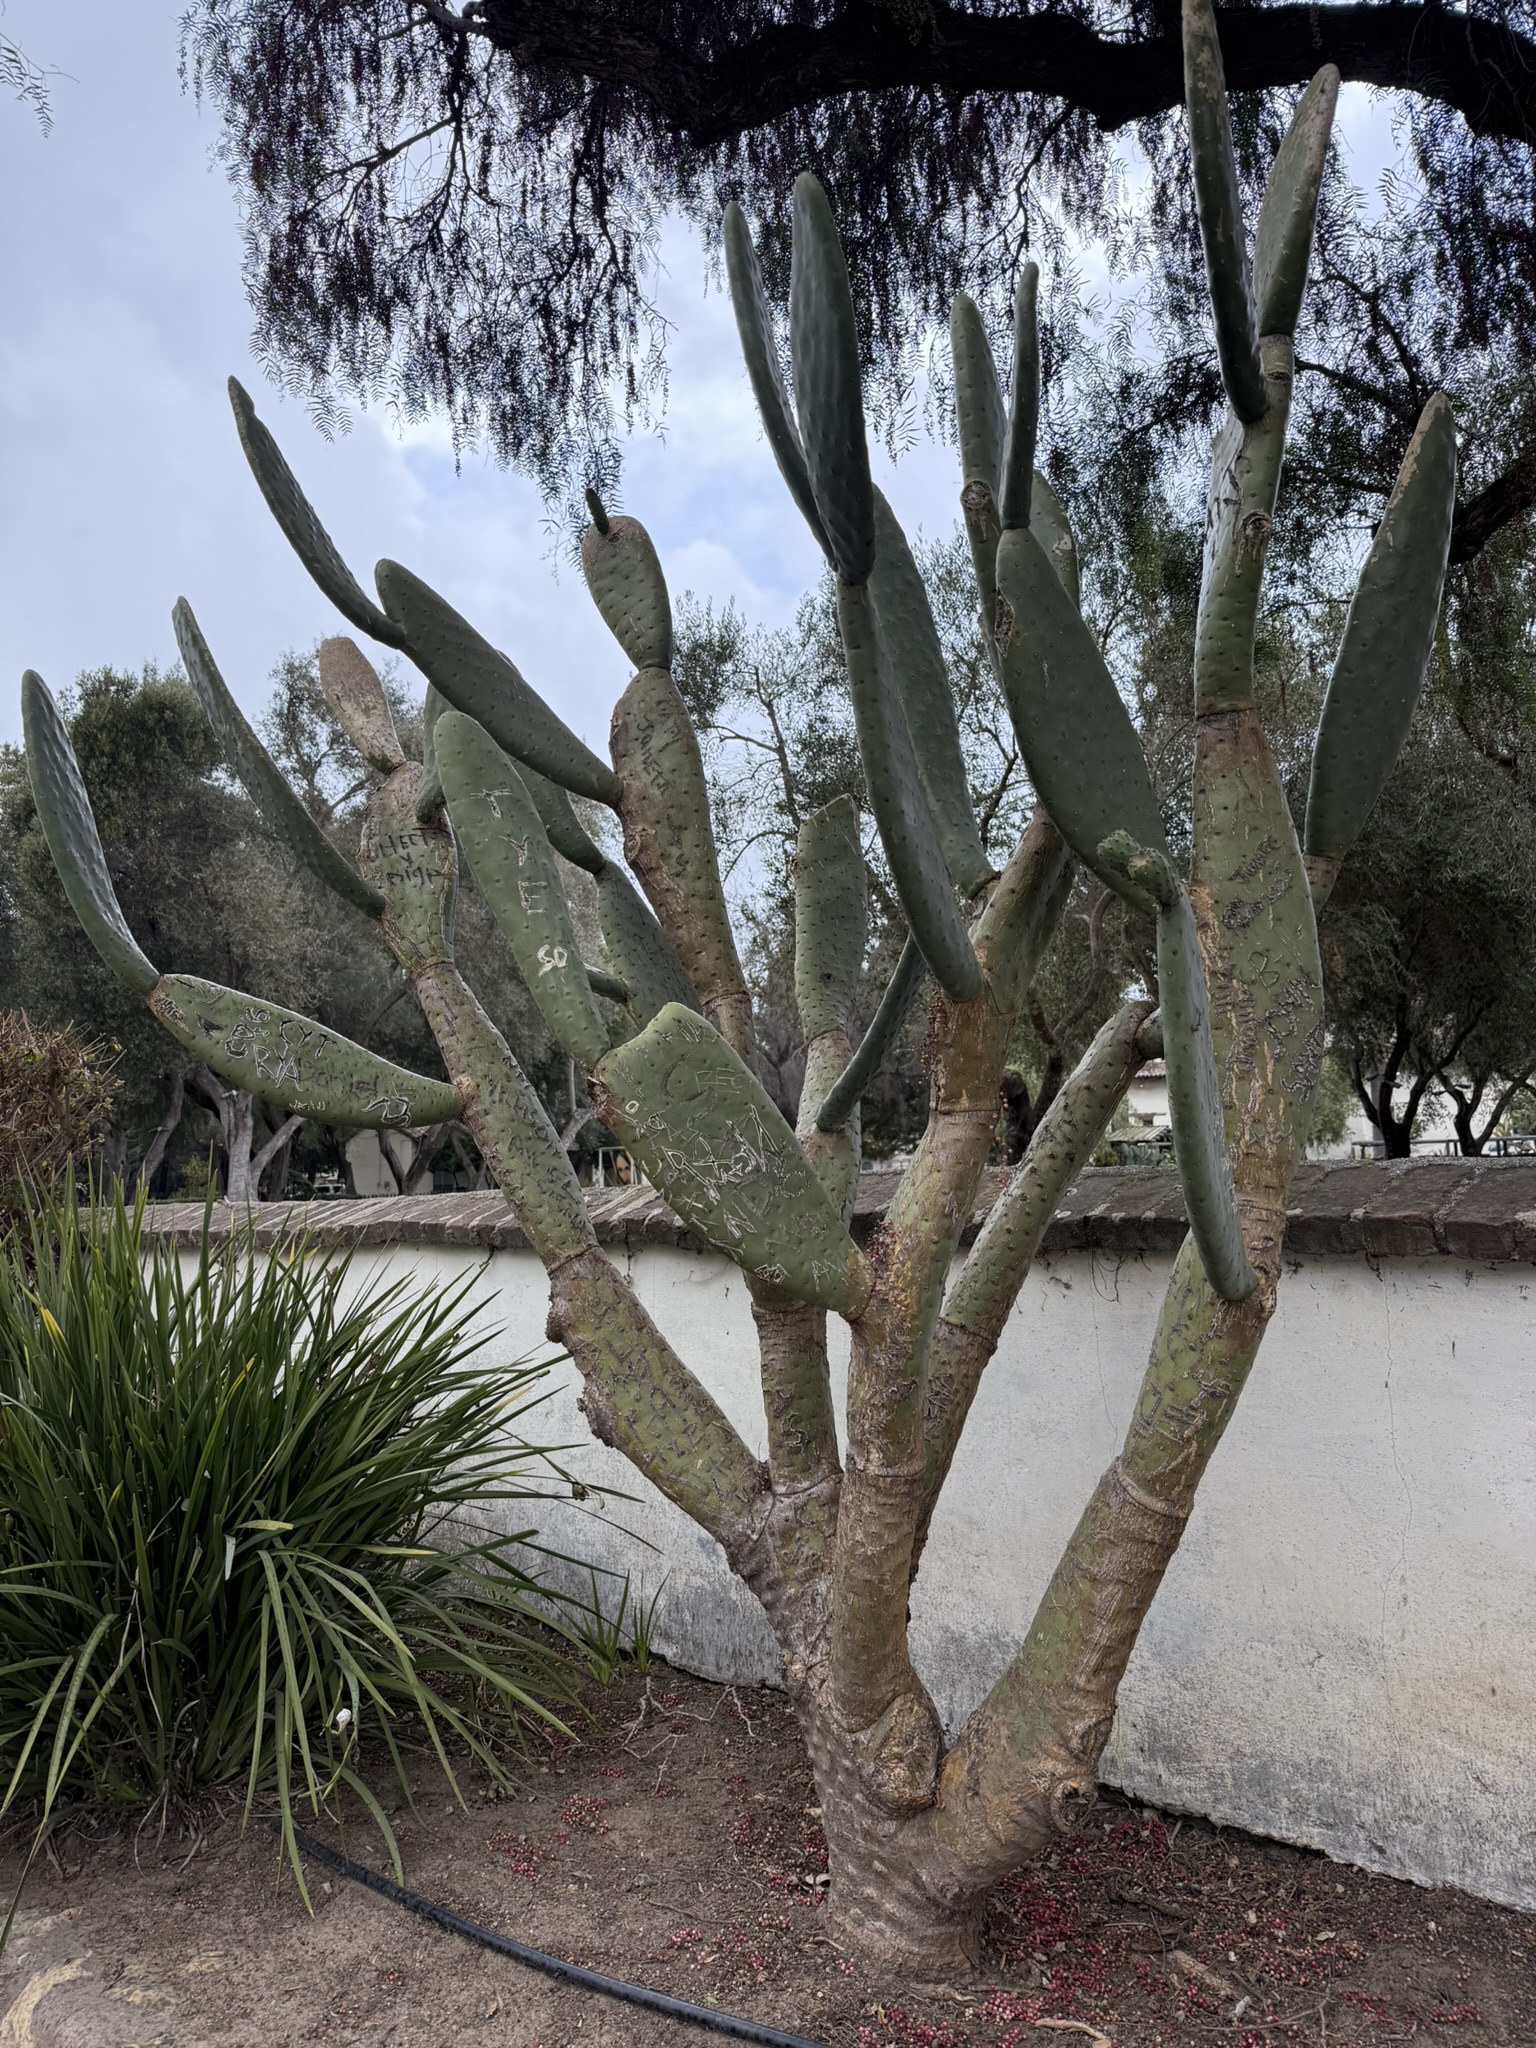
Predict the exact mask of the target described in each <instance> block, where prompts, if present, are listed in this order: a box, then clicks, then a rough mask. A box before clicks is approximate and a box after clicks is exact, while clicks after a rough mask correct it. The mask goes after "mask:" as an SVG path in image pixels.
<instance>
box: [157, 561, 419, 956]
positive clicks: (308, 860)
mask: <svg viewBox="0 0 1536 2048" xmlns="http://www.w3.org/2000/svg"><path fill="white" fill-rule="evenodd" d="M171 623H172V625H173V626H174V627H175V629H176V645H177V646H178V647H179V648H180V649H181V658H182V661H183V662H184V663H185V664H186V670H187V676H188V679H189V680H190V682H191V684H192V688H193V689H194V690H195V691H196V693H197V700H198V702H199V703H200V704H201V705H202V707H203V713H204V716H205V717H206V718H207V720H208V723H209V724H210V725H211V726H212V727H213V730H214V732H215V733H216V734H217V736H218V740H219V744H220V745H221V746H222V747H223V749H224V757H225V759H226V760H227V761H228V763H229V765H230V767H231V768H233V769H234V771H235V773H236V775H238V776H239V778H240V780H241V782H242V783H244V785H245V788H246V791H247V793H248V795H249V796H250V799H251V802H252V803H253V804H255V806H256V808H257V810H258V811H260V813H261V815H262V816H263V817H264V818H265V819H266V821H267V823H268V824H269V825H270V826H271V827H272V830H273V831H274V832H275V833H277V835H278V837H279V838H280V839H283V840H286V842H287V844H288V846H289V847H290V848H291V850H292V851H293V852H294V853H296V854H297V855H298V857H299V859H300V860H301V861H303V863H304V865H305V866H306V867H307V868H309V869H310V870H311V871H312V872H313V873H314V874H316V875H318V876H319V877H320V880H321V881H322V882H325V883H326V884H327V885H328V886H329V887H330V888H332V889H334V890H335V891H336V893H337V895H338V896H343V897H345V898H346V900H347V902H348V903H352V904H355V905H356V906H357V908H358V909H359V910H364V911H366V912H367V913H368V915H369V916H370V917H378V916H379V915H380V914H381V913H382V911H383V908H384V899H383V897H382V896H380V895H379V893H378V891H377V890H376V889H372V888H370V887H369V885H368V883H367V882H366V881H364V879H363V877H362V876H361V875H360V874H359V873H358V872H357V869H356V868H355V867H353V865H352V863H351V862H350V861H349V860H347V859H346V858H345V857H344V856H343V855H342V854H340V853H338V852H337V850H336V848H335V847H334V846H332V844H331V842H330V841H329V839H327V838H326V836H325V834H324V833H323V832H322V831H321V830H320V827H319V826H318V825H317V824H316V823H315V821H314V819H313V818H312V817H311V816H310V815H309V813H308V811H306V810H305V808H304V806H303V805H302V804H301V803H300V802H299V799H298V798H297V797H296V796H295V795H294V793H293V791H292V789H291V788H290V787H289V785H288V778H287V777H286V776H285V775H284V774H283V772H282V770H281V769H280V768H279V767H278V766H277V764H276V762H275V761H274V760H273V759H272V757H271V755H270V754H269V753H268V752H267V750H266V748H265V747H264V746H263V745H262V744H261V741H260V740H259V739H257V737H256V735H255V733H254V732H252V730H251V728H250V725H249V724H248V723H247V721H246V716H245V713H244V712H243V711H242V710H241V709H240V706H239V705H238V704H237V703H236V702H235V700H234V698H233V696H231V694H230V690H229V685H228V684H227V683H226V682H225V680H224V678H223V676H221V675H220V674H219V669H218V664H217V663H216V662H215V660H214V658H213V655H212V653H211V651H210V650H209V646H208V643H207V641H206V640H205V639H204V638H203V635H202V629H201V627H200V626H199V625H198V623H197V620H196V618H195V617H194V616H193V613H192V607H191V605H189V604H188V603H187V601H186V599H185V598H184V597H182V598H178V599H177V601H176V608H175V610H174V611H173V612H172V613H171Z"/></svg>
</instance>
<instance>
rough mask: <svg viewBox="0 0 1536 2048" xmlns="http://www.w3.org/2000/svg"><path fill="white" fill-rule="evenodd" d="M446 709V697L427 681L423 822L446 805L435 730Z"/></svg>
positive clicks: (420, 796)
mask: <svg viewBox="0 0 1536 2048" xmlns="http://www.w3.org/2000/svg"><path fill="white" fill-rule="evenodd" d="M447 709H448V706H447V704H446V703H445V701H444V700H443V698H442V697H440V696H439V695H438V693H437V691H436V690H434V689H433V687H432V685H431V684H430V683H428V685H427V694H426V697H425V698H424V699H423V702H422V706H421V787H420V788H419V789H418V790H417V792H416V816H417V818H418V819H419V820H420V822H421V823H422V824H423V825H429V824H431V823H432V821H433V820H434V819H435V818H436V817H437V816H438V814H439V813H440V812H441V810H442V808H443V778H442V777H441V776H440V775H439V774H438V772H437V749H436V748H435V747H434V746H433V744H432V732H433V728H434V727H435V726H436V724H437V721H438V719H439V718H440V717H441V716H442V714H443V712H445V711H446V710H447Z"/></svg>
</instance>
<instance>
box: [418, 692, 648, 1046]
mask: <svg viewBox="0 0 1536 2048" xmlns="http://www.w3.org/2000/svg"><path fill="white" fill-rule="evenodd" d="M436 746H437V764H438V772H439V774H440V775H441V776H442V778H443V795H444V798H445V799H446V801H447V805H448V815H449V817H450V818H451V819H452V820H453V829H454V832H455V833H456V834H457V836H458V841H459V845H460V847H461V849H462V850H463V852H464V854H465V856H466V858H467V859H468V861H469V865H470V868H471V870H472V871H473V873H474V877H475V880H476V882H477V883H478V884H479V886H480V893H481V895H482V896H484V898H485V900H486V902H487V903H488V904H489V905H490V907H491V911H492V914H493V915H494V917H495V919H496V922H497V923H498V924H499V925H500V926H501V928H502V930H503V932H505V934H506V937H507V942H508V944H509V945H510V946H511V948H512V957H513V959H514V960H516V962H517V965H518V971H519V972H520V973H521V975H522V977H523V980H524V981H525V982H526V983H527V984H528V988H529V992H530V993H531V994H532V996H533V999H534V1001H535V1003H537V1005H538V1007H539V1013H540V1015H541V1016H542V1017H543V1019H544V1022H545V1023H546V1024H547V1025H548V1026H549V1028H550V1031H551V1033H552V1034H553V1036H554V1040H555V1043H556V1044H557V1045H558V1046H559V1047H560V1048H561V1050H562V1051H563V1052H565V1053H567V1054H569V1056H570V1057H571V1058H572V1059H574V1060H576V1061H578V1062H579V1063H580V1065H582V1066H583V1067H594V1066H596V1064H597V1062H598V1061H599V1060H600V1059H601V1058H602V1056H603V1054H604V1053H605V1052H606V1051H607V1050H608V1027H607V1025H606V1024H605V1023H604V1022H603V1019H602V1018H601V1016H600V1015H599V1014H598V1009H597V1005H596V1003H595V1002H594V1001H593V1000H592V991H591V988H590V986H589V985H588V981H587V971H586V968H585V967H584V966H583V964H582V958H581V951H580V948H579V946H578V944H577V940H576V932H575V927H574V926H573V924H572V922H571V913H570V907H569V905H568V904H567V902H566V900H565V890H564V887H563V885H562V883H561V880H560V871H559V869H558V868H557V867H556V865H555V856H554V852H553V850H552V848H551V847H550V843H549V838H548V835H547V834H546V833H545V830H544V821H543V820H542V819H541V818H540V816H539V813H538V808H537V806H536V805H535V803H534V801H533V798H532V796H531V795H530V794H529V792H528V787H527V785H526V783H525V782H524V781H523V778H522V777H521V776H520V775H519V774H518V772H517V769H516V768H515V767H514V766H513V764H512V762H511V761H509V760H508V758H507V756H506V755H505V754H504V753H503V752H502V751H501V749H500V747H498V746H497V744H496V742H495V741H494V740H493V739H492V738H491V736H490V734H489V733H488V732H487V731H486V730H485V728H484V726H481V725H477V724H476V723H475V721H474V720H473V719H472V718H466V717H465V716H464V714H463V712H462V711H449V712H446V713H445V714H444V715H443V717H442V718H440V719H439V720H438V723H437V734H436Z"/></svg>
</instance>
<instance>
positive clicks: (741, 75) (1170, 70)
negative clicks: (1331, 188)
mask: <svg viewBox="0 0 1536 2048" xmlns="http://www.w3.org/2000/svg"><path fill="white" fill-rule="evenodd" d="M670 12H671V10H663V9H660V8H651V7H646V8H638V7H637V8H617V7H615V8H610V9H605V10H603V12H602V14H601V15H600V16H598V17H597V18H596V19H594V15H593V10H592V8H591V7H590V5H588V4H586V0H580V4H577V0H487V5H486V6H485V8H484V10H483V12H482V13H481V14H480V15H478V16H477V17H476V18H475V19H474V20H473V21H472V22H469V23H459V24H457V27H458V28H459V29H460V30H462V31H466V32H467V31H469V30H471V29H472V30H473V31H474V32H475V33H476V34H478V35H483V36H485V37H486V38H487V39H488V40H489V41H490V42H491V43H492V44H493V45H494V46H495V47H496V48H498V49H501V50H504V51H506V53H507V54H508V55H509V56H510V57H512V58H513V59H514V61H515V62H517V63H518V64H520V65H522V66H524V67H525V68H527V69H530V70H535V69H548V70H553V71H562V72H567V73H570V72H575V73H578V74H580V75H582V76H584V77H587V78H590V79H593V80H595V81H597V82H599V83H602V84H607V85H611V86H613V87H616V88H618V89H620V90H622V91H625V92H629V93H633V94H636V95H638V96H639V97H640V98H642V99H643V100H645V101H647V102H648V103H649V105H650V107H651V108H652V110H653V111H654V113H655V115H656V116H657V117H658V118H659V119H660V120H661V121H662V122H663V123H665V125H666V126H668V127H670V128H672V129H673V130H675V131H676V132H677V133H679V134H680V135H683V136H685V137H686V138H687V140H688V141H689V142H691V143H692V144H693V145H694V147H695V148H699V149H711V148H714V147H716V146H717V145H719V144H720V143H722V142H726V141H730V140H732V139H734V138H735V137H737V136H739V135H742V134H744V133H745V132H746V131H748V130H749V129H753V128H760V127H763V126H765V125H766V124H768V123H770V122H774V121H777V120H781V119H782V118H783V117H784V116H785V115H787V114H791V113H795V112H799V111H801V110H803V109H805V108H808V107H812V106H814V105H816V104H817V103H818V102H820V101H823V100H827V99H831V98H834V97H836V96H837V95H839V94H842V93H869V92H882V91H890V90H893V89H898V90H899V89H901V88H914V87H915V88H919V89H922V90H930V91H936V92H942V93H946V94H956V95H964V94H969V93H1031V94H1036V95H1039V96H1041V97H1044V98H1047V99H1060V100H1065V101H1067V102H1069V103H1070V104H1071V105H1072V106H1073V107H1076V108H1078V109H1080V110H1081V111H1083V112H1085V113H1087V114H1090V115H1091V116H1092V117H1093V119H1094V120H1095V121H1097V123H1098V124H1099V126H1100V127H1101V128H1103V129H1106V130H1113V129H1116V128H1123V127H1125V126H1126V124H1127V123H1128V122H1132V121H1140V120H1145V119H1147V118H1149V117H1150V116H1152V115H1156V114H1162V113H1166V112H1167V111H1168V110H1169V108H1171V107H1175V106H1178V105H1180V104H1181V103H1182V100H1183V97H1184V69H1183V56H1182V51H1181V46H1180V39H1179V33H1178V28H1177V24H1176V23H1170V24H1169V25H1168V26H1167V27H1164V28H1163V29H1162V30H1161V31H1160V32H1159V33H1158V34H1156V35H1144V36H1132V37H1123V38H1122V37H1116V36H1109V35H1100V34H1097V33H1095V31H1094V30H1093V29H1092V28H1091V27H1090V26H1089V25H1088V23H1086V22H1084V21H1082V20H1080V19H1074V18H1072V17H1071V16H1068V15H1064V14H1058V13H1054V12H1047V11H1045V10H1040V11H1038V12H1034V13H1028V14H1025V13H1019V14H1012V13H1010V14H979V13H971V12H969V11H967V10H965V9H962V8H958V7H947V6H943V5H940V4H937V0H935V4H934V5H932V7H931V8H930V9H929V10H928V11H927V14H926V16H925V18H924V20H923V22H922V25H921V29H920V31H919V32H918V33H914V32H913V28H912V25H911V23H910V21H909V19H908V18H907V17H906V16H905V15H904V13H903V12H902V11H901V10H900V9H897V8H894V7H889V6H883V5H879V4H876V0H850V4H848V5H845V6H843V7H840V8H838V9H837V10H836V12H835V13H833V14H832V15H831V17H830V19H828V20H826V21H824V22H820V23H808V22H795V23H782V24H775V25H773V26H769V27H764V28H761V29H759V30H758V31H757V32H756V33H754V34H748V35H745V36H742V37H741V38H739V39H736V40H731V39H721V40H719V41H717V42H715V43H714V44H713V45H712V46H711V47H708V48H706V47H700V46H698V45H695V46H692V47H690V46H689V44H687V43H685V42H684V41H683V40H681V39H680V37H679V35H678V34H677V33H676V32H671V33H669V32H668V30H669V28H670V27H671V23H670V22H669V21H668V20H667V19H666V17H667V16H668V15H669V14H670ZM434 14H435V18H436V19H437V20H439V21H443V20H444V11H443V10H441V9H437V10H434ZM674 19H675V17H674ZM1217 19H1218V23H1219V26H1220V30H1221V46H1222V54H1223V57H1224V60H1225V64H1226V74H1227V84H1228V86H1229V87H1230V88H1231V89H1232V90H1234V91H1237V92H1254V91H1263V90H1265V89H1268V88H1270V87H1276V86H1295V85H1302V84H1304V83H1305V82H1306V81H1307V79H1309V78H1310V77H1311V76H1312V74H1313V73H1314V72H1315V71H1316V70H1317V69H1318V68H1319V66H1320V65H1323V64H1329V63H1332V64H1337V65H1338V67H1339V70H1340V72H1341V73H1342V74H1343V76H1344V77H1345V78H1346V79H1354V80H1358V81H1359V82H1360V83H1362V84H1365V85H1377V86H1387V87H1392V88H1395V89H1397V90H1399V91H1403V92H1411V93H1416V94H1419V95H1421V96H1422V97H1424V98H1426V99H1431V100H1437V101H1439V102H1440V103H1441V104H1442V105H1444V106H1447V107H1451V108H1454V109H1455V110H1456V112H1458V113H1460V114H1461V115H1462V116H1463V117H1464V118H1465V120H1466V122H1467V125H1468V127H1469V128H1470V129H1471V130H1472V132H1473V133H1474V134H1475V135H1485V136H1489V137H1493V138H1503V139H1508V140H1515V141H1526V142H1528V141H1531V140H1533V139H1536V41H1533V40H1532V39H1531V38H1530V37H1529V36H1525V35H1522V34H1520V33H1519V32H1518V31H1517V30H1515V29H1513V28H1510V27H1508V26H1506V25H1505V24H1504V23H1502V22H1498V21H1492V20H1489V19H1488V18H1487V17H1486V16H1479V15H1468V14H1464V13H1461V12H1459V11H1457V12H1453V11H1451V10H1450V9H1447V8H1443V7H1440V6H1435V5H1431V6H1405V5H1402V4H1399V0H1386V4H1373V0H1367V4H1363V5H1354V6H1279V7H1229V8H1223V9H1221V10H1219V12H1218V16H1217ZM700 41H701V43H702V39H700Z"/></svg>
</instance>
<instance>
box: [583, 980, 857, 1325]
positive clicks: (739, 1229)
mask: <svg viewBox="0 0 1536 2048" xmlns="http://www.w3.org/2000/svg"><path fill="white" fill-rule="evenodd" d="M596 1100H597V1102H598V1104H599V1107H600V1108H601V1111H602V1116H603V1121H604V1122H605V1123H606V1124H607V1125H608V1127H609V1129H610V1130H611V1131H613V1132H614V1134H615V1135H616V1136H617V1137H619V1138H621V1139H622V1140H623V1142H624V1144H625V1145H626V1146H627V1147H628V1148H629V1150H630V1151H631V1152H632V1153H633V1154H634V1156H635V1157H636V1158H637V1159H638V1160H639V1161H640V1163H641V1165H642V1166H643V1167H644V1168H645V1171H646V1174H647V1176H648V1177H649V1178H650V1179H651V1180H653V1181H654V1182H655V1183H656V1185H657V1187H659V1188H660V1189H661V1191H662V1193H663V1194H664V1195H665V1196H666V1198H667V1200H668V1201H669V1202H670V1203H671V1205H672V1207H673V1208H674V1209H675V1210H676V1211H677V1213H678V1215H679V1216H681V1217H682V1218H683V1220H684V1221H685V1222H687V1223H690V1224H692V1226H693V1228H694V1229H695V1230H697V1232H698V1233H699V1235H700V1237H702V1238H703V1239H704V1241H705V1243H706V1244H711V1245H713V1246H714V1247H715V1249H716V1250H717V1251H721V1252H724V1253H725V1255H726V1257H727V1258H729V1259H732V1260H734V1261H735V1263H736V1264H737V1265H738V1266H741V1267H743V1268H744V1269H745V1270H746V1271H747V1272H748V1273H751V1274H752V1275H754V1277H755V1278H757V1279H759V1280H761V1281H764V1282H766V1283H768V1284H770V1285H772V1286H775V1287H780V1288H783V1289H785V1290H786V1291H787V1292H788V1293H790V1294H792V1295H793V1296H795V1297H796V1298H797V1299H798V1300H800V1301H806V1302H810V1303H812V1304H813V1305H814V1306H816V1307H818V1308H826V1309H834V1310H836V1311H837V1313H838V1314H840V1315H848V1316H852V1315H857V1314H858V1312H859V1310H860V1309H861V1308H863V1306H864V1304H865V1302H866V1301H867V1300H868V1299H869V1294H870V1290H871V1287H872V1286H873V1277H872V1275H871V1273H870V1270H869V1267H868V1264H867V1263H866V1261H865V1259H864V1256H863V1254H862V1253H861V1252H860V1251H859V1249H858V1247H857V1246H856V1245H855V1244H854V1242H853V1239H852V1238H851V1237H850V1236H849V1235H848V1232H847V1230H846V1229H845V1228H844V1226H843V1221H842V1218H841V1217H840V1216H839V1215H838V1213H837V1211H836V1210H835V1209H834V1208H833V1207H832V1204H831V1202H830V1201H829V1200H828V1198H827V1195H826V1194H825V1192H824V1191H823V1189H822V1186H821V1183H820V1181H818V1180H817V1178H816V1176H815V1174H814V1173H813V1172H812V1171H811V1169H810V1167H809V1165H808V1164H807V1162H806V1158H805V1154H804V1153H803V1152H802V1151H801V1149H800V1147H799V1144H798V1143H797V1142H796V1139H795V1134H794V1132H793V1131H792V1130H791V1129H790V1128H789V1126H788V1124H786V1123H785V1121H784V1118H783V1117H782V1115H781V1114H780V1113H779V1111H778V1110H777V1109H776V1108H775V1106H774V1104H773V1102H772V1101H771V1100H770V1098H769V1096H768V1094H767V1091H766V1090H765V1089H764V1087H763V1085H762V1083H761V1082H760V1081H759V1080H758V1079H757V1078H756V1076H755V1075H753V1074H751V1073H749V1072H748V1070H747V1068H746V1066H745V1065H744V1064H743V1063H742V1061H741V1060H740V1059H739V1058H738V1057H737V1056H736V1054H735V1053H734V1052H732V1050H731V1048H730V1047H729V1046H728V1045H727V1044H726V1042H725V1040H724V1039H723V1038H721V1036H720V1035H719V1033H718V1032H717V1031H715V1030H714V1029H712V1027H711V1026H710V1025H708V1024H706V1023H705V1021H704V1019H703V1018H702V1017H696V1016H695V1015H694V1014H693V1012H692V1011H691V1010H684V1009H681V1008H679V1007H677V1006H675V1005H669V1006H668V1007H667V1008H666V1009H664V1010H663V1011H662V1012H661V1013H660V1015H659V1016H657V1017H656V1018H654V1019H653V1020H652V1022H651V1023H650V1024H648V1025H647V1026H646V1028H645V1030H644V1031H642V1032H641V1033H640V1035H639V1036H638V1037H637V1038H632V1039H631V1040H630V1041H629V1043H628V1044H627V1045H622V1046H620V1047H619V1048H618V1049H617V1050H616V1051H614V1052H611V1053H609V1054H608V1056H607V1058H606V1059H604V1060H603V1061H602V1062H601V1063H600V1064H599V1066H598V1069H597V1081H596Z"/></svg>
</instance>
